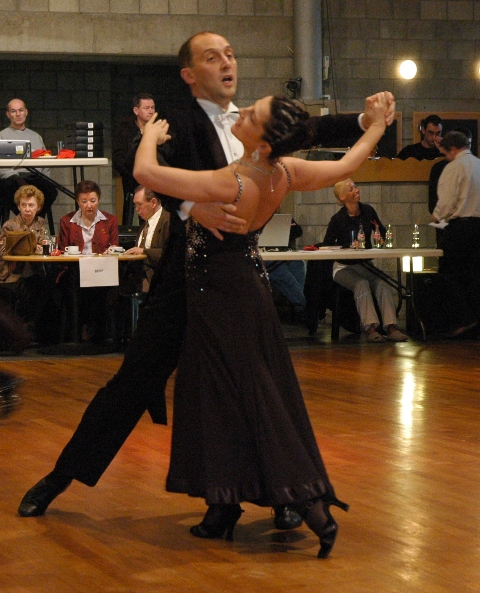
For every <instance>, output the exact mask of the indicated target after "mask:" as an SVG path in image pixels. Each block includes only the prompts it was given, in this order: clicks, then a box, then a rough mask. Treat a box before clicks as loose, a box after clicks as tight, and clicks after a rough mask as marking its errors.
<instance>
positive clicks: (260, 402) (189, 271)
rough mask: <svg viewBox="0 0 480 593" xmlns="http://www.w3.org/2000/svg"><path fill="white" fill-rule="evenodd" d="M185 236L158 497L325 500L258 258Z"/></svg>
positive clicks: (198, 235)
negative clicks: (182, 301)
mask: <svg viewBox="0 0 480 593" xmlns="http://www.w3.org/2000/svg"><path fill="white" fill-rule="evenodd" d="M258 236H259V232H254V233H249V234H247V235H236V234H225V239H224V241H219V240H217V239H216V238H215V237H214V236H213V235H212V234H211V233H210V232H208V231H206V230H205V229H203V227H201V226H200V225H199V224H197V223H196V222H194V221H192V220H190V221H189V223H188V226H187V261H186V277H187V302H188V325H187V333H186V341H185V346H184V351H183V353H182V356H181V358H180V362H179V366H178V372H177V377H176V384H175V395H174V413H173V436H172V453H171V462H170V469H169V473H168V477H167V490H168V491H170V492H182V493H186V494H189V495H190V496H196V497H202V498H205V501H206V503H207V504H236V503H239V502H242V501H247V502H251V503H255V504H258V505H260V506H276V505H283V504H288V503H294V502H302V501H306V500H308V499H311V498H314V497H318V496H322V495H324V494H326V495H327V496H328V497H332V498H333V497H334V492H333V488H332V486H331V484H330V482H329V479H328V476H327V473H326V470H325V467H324V464H323V461H322V458H321V456H320V452H319V450H318V446H317V443H316V440H315V437H314V434H313V431H312V427H311V425H310V421H309V418H308V415H307V411H306V408H305V405H304V401H303V397H302V394H301V391H300V387H299V385H298V382H297V378H296V375H295V371H294V369H293V365H292V362H291V359H290V354H289V352H288V349H287V346H286V343H285V340H284V336H283V330H282V326H281V324H280V321H279V319H278V316H277V313H276V310H275V307H274V304H273V301H272V296H271V290H270V286H269V283H268V277H267V275H266V272H265V268H264V266H263V262H262V260H261V257H260V255H259V252H258V247H257V241H258Z"/></svg>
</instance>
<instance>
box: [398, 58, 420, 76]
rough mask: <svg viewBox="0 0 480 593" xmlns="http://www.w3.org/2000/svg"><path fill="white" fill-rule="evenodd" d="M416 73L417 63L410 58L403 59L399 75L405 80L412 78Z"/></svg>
mask: <svg viewBox="0 0 480 593" xmlns="http://www.w3.org/2000/svg"><path fill="white" fill-rule="evenodd" d="M416 73H417V65H416V64H415V62H413V61H412V60H405V61H404V62H402V63H401V64H400V76H401V77H402V78H405V79H406V80H410V79H412V78H414V76H415V75H416Z"/></svg>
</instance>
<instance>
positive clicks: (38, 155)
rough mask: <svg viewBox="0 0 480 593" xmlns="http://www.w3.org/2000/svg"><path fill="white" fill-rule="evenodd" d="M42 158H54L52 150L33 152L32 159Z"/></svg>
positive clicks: (40, 149) (41, 149)
mask: <svg viewBox="0 0 480 593" xmlns="http://www.w3.org/2000/svg"><path fill="white" fill-rule="evenodd" d="M40 156H52V151H51V150H45V149H44V148H37V150H34V151H33V152H32V159H38V157H40Z"/></svg>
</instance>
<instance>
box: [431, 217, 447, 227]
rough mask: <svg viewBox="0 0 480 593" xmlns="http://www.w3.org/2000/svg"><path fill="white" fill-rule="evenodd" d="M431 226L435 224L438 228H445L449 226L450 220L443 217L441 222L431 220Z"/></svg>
mask: <svg viewBox="0 0 480 593" xmlns="http://www.w3.org/2000/svg"><path fill="white" fill-rule="evenodd" d="M429 226H433V227H435V228H436V229H444V228H445V227H446V226H448V222H447V221H446V220H443V218H442V220H441V221H440V222H431V223H430V224H429Z"/></svg>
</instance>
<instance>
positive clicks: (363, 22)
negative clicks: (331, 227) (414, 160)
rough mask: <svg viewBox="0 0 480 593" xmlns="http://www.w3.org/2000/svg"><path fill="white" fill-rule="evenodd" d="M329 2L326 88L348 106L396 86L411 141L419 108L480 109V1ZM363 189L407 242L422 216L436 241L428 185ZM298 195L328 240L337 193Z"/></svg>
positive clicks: (311, 224)
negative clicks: (410, 70) (404, 68)
mask: <svg viewBox="0 0 480 593" xmlns="http://www.w3.org/2000/svg"><path fill="white" fill-rule="evenodd" d="M322 6H323V9H324V10H323V15H324V16H323V18H324V22H323V30H324V36H323V51H324V55H329V56H330V74H329V79H328V80H327V81H324V83H323V93H324V94H329V95H331V98H332V99H334V98H335V99H337V100H338V101H339V104H340V109H341V110H342V111H357V110H361V109H362V104H363V101H364V98H365V97H366V96H368V95H370V94H372V93H374V92H376V91H379V90H391V91H392V92H393V93H394V95H395V98H396V107H397V110H398V111H401V112H402V120H403V138H402V145H403V146H405V145H406V144H410V143H411V142H412V138H413V123H412V114H413V112H416V111H425V112H429V113H435V112H437V111H480V101H479V97H480V75H479V66H480V34H479V31H480V2H478V0H470V1H469V0H458V1H457V0H402V1H401V2H399V1H398V0H338V1H335V2H334V1H332V0H323V2H322ZM327 25H328V26H327ZM405 59H411V60H414V61H415V62H416V64H417V67H418V72H417V76H416V77H415V78H414V79H413V80H403V79H401V78H400V77H399V74H398V67H399V65H400V63H401V62H402V61H403V60H405ZM359 187H360V189H361V195H362V198H363V199H364V200H365V201H370V202H371V203H372V204H373V205H374V207H375V208H376V209H377V211H378V213H379V216H380V217H381V220H382V222H384V223H385V222H390V223H392V224H393V225H394V230H395V236H396V240H397V244H398V245H399V246H408V245H409V244H410V241H411V229H412V226H413V224H414V223H415V222H417V221H420V233H421V244H422V246H425V247H433V246H435V232H434V230H433V229H432V228H431V227H428V223H429V222H430V215H429V212H428V208H427V202H428V188H427V183H381V184H380V183H371V184H359ZM294 199H295V208H296V220H297V222H299V223H301V224H303V225H305V226H304V228H305V227H306V231H307V232H306V239H305V240H306V241H307V242H315V241H321V240H322V239H323V236H324V234H325V229H326V225H327V224H328V220H329V219H330V216H332V214H333V213H335V212H336V211H337V209H338V206H337V205H336V200H335V197H334V196H333V190H332V189H328V190H322V191H321V192H313V193H312V194H311V195H310V194H304V195H301V194H298V195H295V197H294Z"/></svg>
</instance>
